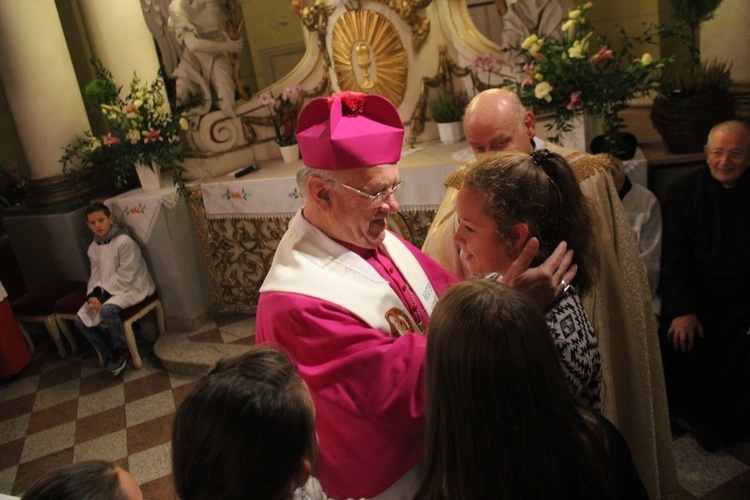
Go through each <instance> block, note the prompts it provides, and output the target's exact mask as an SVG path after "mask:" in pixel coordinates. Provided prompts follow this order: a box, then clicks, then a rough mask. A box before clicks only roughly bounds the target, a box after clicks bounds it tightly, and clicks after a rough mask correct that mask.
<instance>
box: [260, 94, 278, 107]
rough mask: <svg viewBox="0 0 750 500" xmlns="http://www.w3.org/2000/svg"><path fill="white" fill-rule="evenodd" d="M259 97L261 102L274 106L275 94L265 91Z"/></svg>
mask: <svg viewBox="0 0 750 500" xmlns="http://www.w3.org/2000/svg"><path fill="white" fill-rule="evenodd" d="M258 99H260V103H261V104H263V105H264V106H272V105H273V101H274V100H275V99H274V98H273V96H272V95H271V94H270V93H268V92H263V93H262V94H261V95H259V96H258Z"/></svg>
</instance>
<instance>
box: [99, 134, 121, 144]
mask: <svg viewBox="0 0 750 500" xmlns="http://www.w3.org/2000/svg"><path fill="white" fill-rule="evenodd" d="M102 142H103V143H104V145H105V146H115V145H117V144H120V139H119V138H117V137H113V136H112V134H107V137H105V138H104V139H103V140H102Z"/></svg>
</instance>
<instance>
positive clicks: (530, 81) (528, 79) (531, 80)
mask: <svg viewBox="0 0 750 500" xmlns="http://www.w3.org/2000/svg"><path fill="white" fill-rule="evenodd" d="M527 85H532V86H533V85H534V77H533V76H531V75H529V76H527V77H526V78H524V80H523V81H522V82H521V87H526V86H527Z"/></svg>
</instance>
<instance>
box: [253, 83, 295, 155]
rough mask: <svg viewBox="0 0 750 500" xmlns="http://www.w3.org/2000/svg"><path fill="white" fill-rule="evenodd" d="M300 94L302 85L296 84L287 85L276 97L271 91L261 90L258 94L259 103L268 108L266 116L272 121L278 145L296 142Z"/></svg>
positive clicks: (289, 144) (290, 144) (288, 144)
mask: <svg viewBox="0 0 750 500" xmlns="http://www.w3.org/2000/svg"><path fill="white" fill-rule="evenodd" d="M302 96H303V93H302V87H301V86H300V85H297V84H294V85H288V86H287V87H286V88H285V89H284V90H283V92H282V93H281V95H280V96H278V97H274V96H273V94H272V93H271V92H263V93H262V94H260V95H259V96H258V99H259V100H260V102H261V104H263V105H265V106H266V107H267V108H268V116H269V117H270V118H271V122H272V123H273V130H274V133H275V134H276V143H277V144H278V145H279V146H282V147H283V146H292V145H294V144H297V135H296V131H297V118H298V117H299V110H300V107H301V105H302Z"/></svg>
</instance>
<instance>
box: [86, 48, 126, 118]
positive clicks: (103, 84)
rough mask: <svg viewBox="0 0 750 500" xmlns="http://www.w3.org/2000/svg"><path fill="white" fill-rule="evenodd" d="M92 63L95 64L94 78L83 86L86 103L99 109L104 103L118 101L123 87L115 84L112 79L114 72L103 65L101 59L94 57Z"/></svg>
mask: <svg viewBox="0 0 750 500" xmlns="http://www.w3.org/2000/svg"><path fill="white" fill-rule="evenodd" d="M91 65H92V66H94V79H93V80H91V81H90V82H89V83H87V84H86V86H85V87H84V88H83V96H84V98H85V99H86V103H87V104H88V105H89V106H91V107H92V108H93V109H99V108H101V105H102V104H113V103H115V102H117V98H118V96H119V95H120V90H121V89H122V87H118V86H117V85H115V82H114V81H112V73H110V71H109V70H108V69H107V68H105V67H104V66H103V65H102V63H101V61H99V60H98V59H92V60H91Z"/></svg>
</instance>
